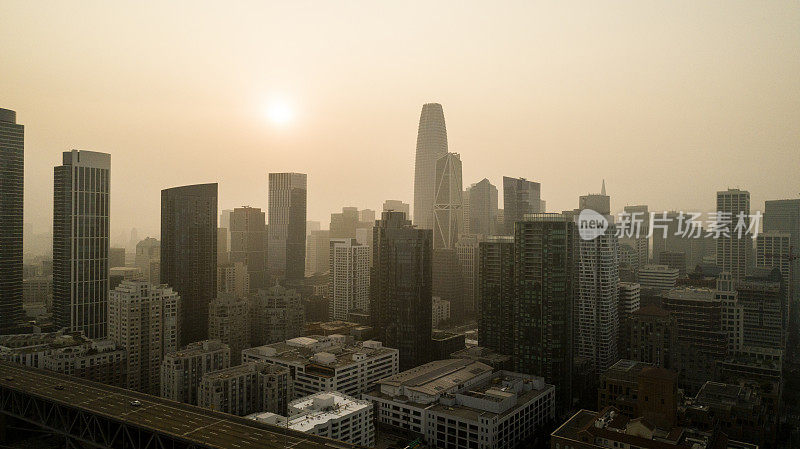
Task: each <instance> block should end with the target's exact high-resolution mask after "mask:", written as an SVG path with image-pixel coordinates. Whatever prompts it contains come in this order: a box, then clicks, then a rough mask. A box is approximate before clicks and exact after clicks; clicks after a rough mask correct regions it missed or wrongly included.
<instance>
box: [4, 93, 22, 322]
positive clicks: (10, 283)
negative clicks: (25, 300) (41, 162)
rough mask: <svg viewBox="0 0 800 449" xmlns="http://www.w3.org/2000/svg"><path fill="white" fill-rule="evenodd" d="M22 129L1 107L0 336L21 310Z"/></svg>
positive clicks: (13, 113)
mask: <svg viewBox="0 0 800 449" xmlns="http://www.w3.org/2000/svg"><path fill="white" fill-rule="evenodd" d="M24 148H25V127H24V126H22V125H20V124H18V123H17V113H16V112H14V111H11V110H8V109H2V108H0V334H2V333H4V332H14V328H15V327H16V326H17V325H18V324H19V322H20V320H21V319H22V317H23V311H22V207H23V193H24V189H23V180H24V174H25V173H24V157H25V155H24Z"/></svg>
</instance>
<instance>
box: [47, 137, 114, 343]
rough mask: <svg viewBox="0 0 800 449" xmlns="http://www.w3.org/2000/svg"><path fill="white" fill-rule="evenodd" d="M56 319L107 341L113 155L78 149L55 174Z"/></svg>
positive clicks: (66, 155)
mask: <svg viewBox="0 0 800 449" xmlns="http://www.w3.org/2000/svg"><path fill="white" fill-rule="evenodd" d="M53 175H54V183H53V320H54V322H55V324H56V326H58V327H59V328H67V330H68V331H69V332H83V333H84V335H85V336H86V337H87V338H104V337H105V336H106V329H107V325H108V317H107V311H108V291H109V285H108V247H109V246H108V242H109V239H108V238H109V191H110V183H111V155H109V154H106V153H96V152H94V151H83V150H80V151H79V150H72V151H66V152H64V154H63V165H61V166H58V167H55V169H54V171H53Z"/></svg>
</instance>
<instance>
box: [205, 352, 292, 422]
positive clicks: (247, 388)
mask: <svg viewBox="0 0 800 449" xmlns="http://www.w3.org/2000/svg"><path fill="white" fill-rule="evenodd" d="M292 396H293V393H292V382H291V378H290V376H289V370H288V369H286V368H284V367H281V366H277V365H272V364H269V363H259V362H248V363H243V364H241V365H239V366H232V367H230V368H223V369H221V370H219V371H212V372H207V373H205V374H203V379H202V380H201V381H200V386H199V387H198V389H197V399H198V405H199V406H200V407H205V408H210V409H211V410H215V411H219V412H222V413H230V414H231V415H238V416H245V415H249V414H251V413H255V412H259V411H266V412H272V413H280V414H285V413H286V411H287V406H288V404H289V401H290V400H291V398H292Z"/></svg>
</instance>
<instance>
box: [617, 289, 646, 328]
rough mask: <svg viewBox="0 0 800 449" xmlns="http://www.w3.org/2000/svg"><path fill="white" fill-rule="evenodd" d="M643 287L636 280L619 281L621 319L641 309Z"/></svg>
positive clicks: (619, 312)
mask: <svg viewBox="0 0 800 449" xmlns="http://www.w3.org/2000/svg"><path fill="white" fill-rule="evenodd" d="M640 297H641V288H639V284H637V283H635V282H620V283H619V307H618V312H617V314H618V315H619V318H620V320H622V319H623V317H629V316H630V315H631V314H632V313H633V312H636V311H637V310H639V305H640Z"/></svg>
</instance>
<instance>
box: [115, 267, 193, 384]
mask: <svg viewBox="0 0 800 449" xmlns="http://www.w3.org/2000/svg"><path fill="white" fill-rule="evenodd" d="M180 301H181V298H180V296H179V295H178V293H176V292H175V291H174V290H172V288H170V287H169V286H167V285H151V284H150V283H149V282H147V281H123V282H122V283H121V284H120V285H119V286H117V288H115V289H114V290H112V291H111V293H110V294H109V298H108V338H110V339H111V340H113V341H114V342H116V344H117V345H118V346H119V347H120V348H122V349H125V350H126V351H127V352H128V388H130V389H132V390H137V391H141V392H143V393H149V394H158V392H159V385H158V384H159V381H160V377H161V375H160V369H161V361H162V360H163V357H164V354H166V353H169V352H174V351H177V350H178V342H179V341H180V335H179V332H180V329H179V326H178V316H179V314H180Z"/></svg>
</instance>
